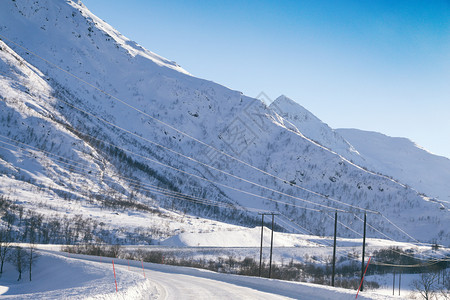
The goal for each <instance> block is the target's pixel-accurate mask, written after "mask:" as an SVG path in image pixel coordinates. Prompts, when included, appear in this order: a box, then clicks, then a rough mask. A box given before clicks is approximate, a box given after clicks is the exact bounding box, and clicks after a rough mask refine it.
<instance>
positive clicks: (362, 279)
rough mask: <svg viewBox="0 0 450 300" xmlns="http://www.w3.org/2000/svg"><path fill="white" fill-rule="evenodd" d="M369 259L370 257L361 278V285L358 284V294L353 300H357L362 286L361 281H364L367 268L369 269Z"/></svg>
mask: <svg viewBox="0 0 450 300" xmlns="http://www.w3.org/2000/svg"><path fill="white" fill-rule="evenodd" d="M371 258H372V257H369V261H368V262H367V265H366V269H365V270H364V274H363V277H362V278H361V283H360V284H359V288H358V292H357V293H356V297H355V299H356V298H358V294H359V290H360V289H361V285H362V283H363V281H364V276H366V272H367V268H368V267H369V264H370V259H371Z"/></svg>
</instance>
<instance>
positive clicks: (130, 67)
mask: <svg viewBox="0 0 450 300" xmlns="http://www.w3.org/2000/svg"><path fill="white" fill-rule="evenodd" d="M0 20H2V21H1V25H0V38H1V39H2V41H0V43H1V44H0V47H1V49H0V57H1V62H0V72H1V74H0V85H1V87H2V88H1V90H0V91H1V92H0V93H1V94H0V96H1V100H2V101H1V102H0V105H1V116H2V118H1V120H0V127H1V128H2V130H1V132H2V135H1V138H0V139H1V141H2V145H1V146H2V148H0V159H1V168H2V177H1V183H0V191H1V193H2V195H3V196H4V197H5V198H6V199H8V200H7V201H9V202H15V203H16V204H17V205H23V206H24V207H26V208H32V207H36V205H37V203H39V205H40V206H39V207H40V211H41V212H42V213H45V215H47V216H49V215H51V214H56V215H57V216H63V215H65V216H69V217H75V216H76V215H79V214H81V215H82V216H83V218H91V219H93V220H96V221H97V222H98V224H97V225H96V226H93V227H95V229H94V234H95V235H96V236H98V237H100V238H105V230H104V229H102V228H105V229H107V231H109V232H110V233H111V234H112V235H113V236H114V238H115V239H118V240H121V241H124V239H125V238H124V237H127V238H128V241H130V239H131V237H132V236H133V237H134V238H136V239H138V237H139V235H140V234H141V233H142V232H139V230H137V229H138V228H140V226H142V224H143V223H144V220H146V221H145V224H148V223H147V220H148V219H149V216H155V218H153V219H152V221H148V222H153V223H151V225H148V226H156V227H163V226H158V225H157V224H158V222H160V223H162V222H165V221H167V223H165V224H167V226H164V228H165V229H164V233H161V232H158V230H148V231H146V235H147V236H150V237H151V238H155V239H157V238H161V237H163V236H170V235H173V234H174V233H175V230H176V229H179V227H180V226H181V225H180V224H183V223H187V221H186V219H185V216H187V217H186V218H190V216H198V217H203V218H206V219H209V220H205V221H204V222H210V223H214V222H215V220H220V221H223V222H226V223H235V224H239V225H243V226H250V227H251V226H255V225H256V224H258V223H257V222H258V220H259V216H258V215H257V213H256V212H257V211H262V210H271V211H272V210H274V211H278V212H280V213H282V214H284V215H286V216H287V217H289V218H291V219H293V220H294V221H296V222H297V223H298V224H299V225H301V226H303V227H305V228H306V229H307V230H309V231H311V232H313V233H315V234H319V235H331V234H332V224H333V218H332V216H331V211H334V210H335V209H338V210H341V211H345V213H342V214H341V215H340V221H341V222H343V224H345V225H346V226H348V227H350V228H351V229H348V228H346V227H342V228H340V230H341V234H342V235H343V236H349V237H350V236H355V234H356V233H355V232H354V231H357V232H361V227H362V223H361V221H360V219H359V218H361V216H362V215H363V211H364V210H369V211H371V212H381V213H382V215H380V214H377V213H375V214H373V213H372V214H370V215H369V222H370V224H371V225H372V226H374V228H376V230H374V229H372V228H370V229H369V234H370V236H372V237H380V236H383V235H387V236H390V237H393V238H395V239H401V240H411V237H409V236H407V235H405V233H403V232H401V231H399V230H398V228H397V227H396V226H393V225H392V223H390V222H389V221H391V222H392V220H395V223H396V225H398V226H399V227H400V228H402V229H404V230H406V232H410V233H411V234H412V235H413V236H414V238H415V239H419V240H421V241H435V240H437V241H440V242H443V243H445V244H448V243H449V242H450V233H449V232H448V228H447V226H446V224H448V221H449V219H450V217H449V213H448V209H447V208H444V207H443V206H442V205H440V204H438V203H434V202H431V201H429V200H428V199H427V198H425V197H423V196H421V195H419V194H418V192H417V191H415V190H414V189H411V188H409V187H407V186H405V185H404V184H402V183H399V182H397V181H395V180H392V179H390V178H389V177H387V176H385V175H389V174H385V175H380V174H376V173H372V172H369V171H367V170H365V169H364V168H362V167H360V166H359V165H357V164H358V161H356V160H353V162H351V161H350V159H348V158H346V157H345V156H343V155H339V154H340V150H339V152H338V151H336V150H335V151H333V149H331V148H330V147H328V146H327V145H323V146H321V145H319V144H320V143H322V142H321V141H317V142H314V141H312V140H311V138H308V135H307V134H306V133H304V134H302V133H303V132H302V129H301V128H299V127H297V128H295V126H292V122H290V121H289V120H288V119H285V118H283V116H280V114H278V113H277V112H276V110H273V109H271V108H269V107H267V106H265V105H264V104H263V103H262V102H261V101H259V100H257V99H253V98H250V97H247V96H245V95H242V94H241V93H240V92H237V91H233V90H230V89H228V88H225V87H223V86H221V85H219V84H216V83H213V82H210V81H207V80H203V79H199V78H195V77H193V76H191V75H190V74H189V73H188V72H187V71H185V70H184V69H182V68H181V67H180V66H178V65H177V64H176V63H175V62H172V61H170V60H167V59H165V58H162V57H160V56H158V55H156V54H154V53H152V52H150V51H148V50H146V49H144V48H142V47H141V46H139V45H138V44H136V43H135V42H132V41H130V40H129V39H127V38H126V37H124V36H122V35H121V34H120V33H119V32H117V31H116V30H114V29H113V28H112V27H111V26H110V25H108V24H106V23H105V22H104V21H102V20H100V19H99V18H97V17H96V16H94V15H93V14H92V13H91V12H90V11H89V10H88V9H87V8H86V7H85V6H84V5H83V4H82V3H81V2H80V1H62V0H61V1H60V0H38V1H36V0H33V1H31V0H24V1H2V2H1V3H0ZM311 130H314V128H312V129H311ZM315 130H316V131H317V132H320V131H321V130H322V129H320V128H317V129H315ZM305 136H306V137H305ZM324 138H325V137H324ZM32 147H33V148H32ZM339 149H341V150H342V151H344V152H345V151H350V152H351V153H353V154H352V155H355V156H356V157H358V154H357V152H355V151H354V149H353V148H352V147H351V146H350V145H349V144H348V143H346V142H345V140H340V141H339ZM346 149H347V150H346ZM311 191H314V192H311ZM211 204H213V205H211ZM325 211H326V212H325ZM349 212H351V213H349ZM106 216H107V217H106ZM116 216H120V217H116ZM55 218H57V217H55ZM193 219H195V218H193ZM155 220H156V221H155ZM164 220H165V221H164ZM211 220H212V221H211ZM69 223H70V222H69ZM15 224H16V225H17V226H19V223H17V222H16V223H15ZM101 224H103V225H101ZM102 226H105V227H102ZM224 226H226V225H224ZM194 228H195V226H194ZM198 228H200V227H198ZM417 228H420V229H419V230H418V229H417ZM73 230H74V231H76V230H75V229H73ZM136 230H137V231H136ZM352 230H353V231H352ZM194 231H195V229H194ZM76 232H77V231H76ZM62 238H63V237H60V239H62ZM80 238H81V237H80ZM83 238H84V239H87V240H89V239H93V237H89V236H84V237H83ZM133 241H136V240H133ZM145 242H148V241H145Z"/></svg>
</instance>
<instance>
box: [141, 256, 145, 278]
mask: <svg viewBox="0 0 450 300" xmlns="http://www.w3.org/2000/svg"><path fill="white" fill-rule="evenodd" d="M141 263H142V273H144V278H145V270H144V261H143V260H142V259H141Z"/></svg>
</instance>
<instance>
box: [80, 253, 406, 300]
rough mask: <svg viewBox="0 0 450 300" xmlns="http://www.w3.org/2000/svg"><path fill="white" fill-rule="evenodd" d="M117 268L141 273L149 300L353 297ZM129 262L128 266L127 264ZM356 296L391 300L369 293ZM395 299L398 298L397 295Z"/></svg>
mask: <svg viewBox="0 0 450 300" xmlns="http://www.w3.org/2000/svg"><path fill="white" fill-rule="evenodd" d="M76 257H77V258H80V259H83V260H93V261H96V262H99V261H103V262H104V263H105V264H107V263H108V262H105V258H99V257H92V256H82V255H80V256H78V255H77V256H76ZM115 263H116V266H117V267H116V269H117V270H118V276H119V277H120V271H128V272H129V271H132V272H136V273H138V274H141V275H142V276H144V275H143V272H145V277H146V278H147V279H148V280H149V281H150V283H151V286H152V288H151V295H149V298H151V299H176V300H181V299H183V300H184V299H195V300H200V299H317V300H321V299H332V300H340V299H354V297H355V291H352V290H346V289H340V288H332V287H328V286H322V285H315V284H308V283H301V282H290V281H282V280H276V279H268V278H258V277H249V276H239V275H233V274H222V273H216V272H211V271H208V270H201V269H195V268H188V267H178V266H170V265H160V264H152V263H143V265H144V270H143V269H142V263H141V262H138V261H129V262H128V261H127V260H121V259H117V260H115ZM128 264H130V266H128ZM358 299H362V300H364V299H392V297H390V296H385V295H379V294H376V293H372V292H364V293H363V294H360V296H359V297H358ZM397 299H398V298H397Z"/></svg>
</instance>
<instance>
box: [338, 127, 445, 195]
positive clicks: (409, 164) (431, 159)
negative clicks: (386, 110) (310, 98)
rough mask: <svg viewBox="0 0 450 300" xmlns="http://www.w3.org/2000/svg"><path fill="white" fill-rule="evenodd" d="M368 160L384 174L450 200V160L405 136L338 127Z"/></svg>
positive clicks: (424, 191) (341, 133) (427, 193)
mask: <svg viewBox="0 0 450 300" xmlns="http://www.w3.org/2000/svg"><path fill="white" fill-rule="evenodd" d="M336 131H337V132H338V133H339V134H340V135H341V136H343V137H344V138H345V139H346V140H347V141H349V142H350V143H351V144H352V145H353V146H354V147H356V148H357V149H358V152H359V153H360V154H361V155H362V156H364V157H365V158H366V159H367V161H368V162H369V163H370V164H371V165H373V166H377V168H378V169H379V170H382V172H384V173H385V174H389V175H390V176H392V177H394V178H396V179H398V180H400V181H401V182H404V183H406V184H408V185H410V186H412V187H413V188H414V189H416V190H417V191H419V192H422V193H425V194H426V195H427V196H429V197H433V198H436V199H437V200H444V201H446V202H449V201H450V187H449V185H448V184H447V183H448V182H450V159H448V158H446V157H442V156H438V155H435V154H433V153H430V152H429V151H427V150H425V149H423V148H422V147H420V146H419V145H417V144H416V143H414V142H412V141H410V140H409V139H406V138H398V137H389V136H386V135H384V134H381V133H377V132H370V131H363V130H358V129H337V130H336Z"/></svg>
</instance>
